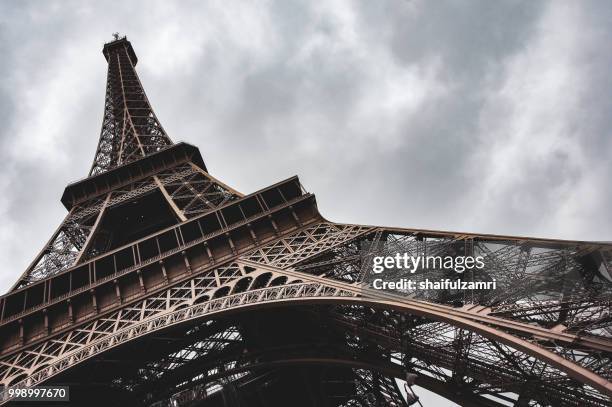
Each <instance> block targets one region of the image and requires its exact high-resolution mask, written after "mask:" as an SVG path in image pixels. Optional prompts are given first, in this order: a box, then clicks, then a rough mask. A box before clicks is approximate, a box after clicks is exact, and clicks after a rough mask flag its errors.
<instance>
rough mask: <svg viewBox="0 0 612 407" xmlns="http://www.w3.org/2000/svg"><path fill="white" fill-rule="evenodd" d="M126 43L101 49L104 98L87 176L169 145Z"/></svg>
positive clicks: (120, 42)
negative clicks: (104, 65) (105, 69)
mask: <svg viewBox="0 0 612 407" xmlns="http://www.w3.org/2000/svg"><path fill="white" fill-rule="evenodd" d="M130 50H131V45H129V43H128V42H127V40H120V41H116V42H115V43H112V45H111V46H109V47H108V49H105V55H106V57H107V59H108V76H107V84H106V99H105V104H104V118H103V121H102V131H101V134H100V142H99V144H98V148H97V150H96V155H95V158H94V162H93V165H92V167H91V170H90V173H89V175H96V174H100V173H102V172H105V171H108V170H110V169H112V168H114V167H116V166H119V165H121V164H125V163H128V162H130V161H134V160H137V159H139V158H142V157H145V156H146V155H148V154H151V153H154V152H157V151H160V150H161V149H163V148H165V147H167V146H170V145H172V141H171V140H170V138H169V137H168V135H167V134H166V132H165V131H164V129H163V127H162V125H161V124H160V123H159V120H157V117H156V116H155V113H154V112H153V109H152V108H151V105H150V104H149V100H148V99H147V95H146V94H145V91H144V89H143V87H142V84H141V83H140V79H139V78H138V75H137V74H136V70H135V69H134V66H135V65H136V60H135V55H134V56H132V55H130Z"/></svg>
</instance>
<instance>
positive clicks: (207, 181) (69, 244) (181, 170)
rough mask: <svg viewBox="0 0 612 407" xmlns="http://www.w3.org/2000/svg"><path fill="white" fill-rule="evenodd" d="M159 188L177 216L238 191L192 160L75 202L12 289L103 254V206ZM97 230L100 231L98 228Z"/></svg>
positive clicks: (220, 201) (201, 210) (193, 212)
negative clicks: (101, 223)
mask: <svg viewBox="0 0 612 407" xmlns="http://www.w3.org/2000/svg"><path fill="white" fill-rule="evenodd" d="M156 190H160V191H161V192H162V194H163V195H164V197H165V198H166V200H167V201H168V203H169V204H170V206H171V207H172V208H173V209H174V210H175V213H176V217H177V218H178V219H180V220H186V219H188V218H192V217H194V216H197V215H200V214H202V213H205V212H208V211H210V210H212V209H215V208H217V207H220V206H223V205H225V204H226V203H228V202H231V201H233V200H235V199H237V198H239V197H241V196H242V194H241V193H240V192H237V191H235V190H233V189H232V188H230V187H228V186H227V185H225V184H223V183H222V182H220V181H219V180H217V179H215V178H214V177H212V176H211V175H210V174H208V173H207V172H206V171H203V170H202V169H200V168H199V167H198V166H196V165H195V164H193V163H185V164H181V165H178V166H175V167H172V168H168V169H165V170H163V171H161V172H159V173H158V174H156V175H155V176H151V177H147V178H144V179H142V180H138V181H136V182H133V183H130V184H127V185H125V186H123V187H120V188H117V189H114V190H113V191H112V192H110V193H107V194H105V195H102V196H98V197H96V198H92V199H89V200H87V201H85V202H82V203H80V204H78V205H76V206H74V207H73V208H72V209H71V211H70V212H69V213H68V215H67V216H66V218H65V219H64V221H63V222H62V223H61V225H60V226H59V228H58V229H57V230H56V231H55V233H54V234H53V235H52V237H51V239H50V240H49V241H48V242H47V244H46V245H45V247H44V248H43V250H42V251H41V252H40V253H39V254H38V256H37V257H36V258H35V259H34V261H33V262H32V264H31V265H30V266H29V267H28V268H27V269H26V271H25V273H24V274H23V275H22V277H21V278H20V279H19V281H18V282H17V283H16V284H15V286H14V287H13V289H15V288H20V287H24V286H26V285H28V284H31V283H32V282H35V281H39V280H42V279H44V278H46V277H49V276H52V275H55V274H57V273H60V272H61V271H63V270H66V269H68V268H70V267H72V266H74V265H75V264H77V263H78V262H79V261H82V260H86V259H90V258H93V257H96V256H100V255H102V254H104V253H105V252H106V251H107V250H108V244H109V242H108V236H106V235H105V234H104V233H100V231H99V228H98V227H97V226H98V225H99V224H100V221H101V220H102V218H103V215H104V213H105V211H108V210H109V209H111V208H114V207H117V206H119V205H121V204H125V203H127V202H130V201H132V200H135V199H138V198H140V197H142V196H144V195H146V194H149V193H151V192H153V191H156ZM97 231H98V233H96V232H97Z"/></svg>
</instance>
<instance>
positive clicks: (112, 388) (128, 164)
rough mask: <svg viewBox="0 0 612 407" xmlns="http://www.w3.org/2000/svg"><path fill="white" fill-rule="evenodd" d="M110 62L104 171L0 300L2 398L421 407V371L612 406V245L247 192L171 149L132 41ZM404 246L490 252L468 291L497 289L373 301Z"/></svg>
mask: <svg viewBox="0 0 612 407" xmlns="http://www.w3.org/2000/svg"><path fill="white" fill-rule="evenodd" d="M103 53H104V56H105V57H106V59H107V61H108V69H109V70H108V83H107V93H106V102H105V109H104V119H103V126H102V132H101V136H100V143H99V145H98V149H97V151H96V155H95V159H94V163H93V165H92V169H91V171H90V174H89V177H88V178H86V179H84V180H82V181H79V182H76V183H73V184H70V185H68V187H67V188H66V190H65V191H64V195H63V196H62V202H63V203H64V205H65V206H66V208H67V209H68V215H67V216H66V218H65V219H64V221H63V222H62V224H61V225H60V227H59V228H58V229H57V231H56V232H55V233H54V234H53V236H52V237H51V239H50V240H49V242H48V244H47V245H45V247H44V248H43V250H42V251H41V252H40V253H39V255H38V256H37V257H36V258H35V259H34V261H33V262H32V264H31V265H30V267H28V268H27V270H26V271H25V273H24V274H23V275H22V276H21V277H20V279H19V280H18V282H17V283H16V285H15V286H14V287H13V288H12V289H11V290H10V291H9V292H8V293H7V294H5V295H4V296H2V297H0V308H1V314H0V383H1V384H2V385H3V386H17V385H19V386H34V385H39V384H57V383H63V384H69V385H71V397H72V400H73V404H74V405H84V404H86V403H87V405H109V404H112V405H129V406H150V407H166V406H172V407H176V406H228V405H232V406H235V405H236V406H274V405H278V406H286V405H293V406H310V405H317V406H346V407H348V406H363V407H366V406H383V405H384V406H406V405H409V404H410V403H411V401H409V400H407V399H406V397H405V396H404V394H403V392H402V389H401V385H400V384H399V383H400V382H399V381H398V380H396V379H398V378H399V379H401V378H404V377H405V375H406V373H407V372H409V373H416V375H417V379H416V384H417V385H419V386H421V387H424V388H428V389H430V390H432V391H434V392H436V393H439V394H441V395H443V396H444V397H446V398H448V399H450V400H453V401H454V402H456V403H460V404H461V405H463V406H502V405H516V406H536V405H537V406H581V407H582V406H608V405H610V396H611V394H612V382H611V380H612V368H611V367H612V363H611V355H612V312H611V303H612V283H611V279H610V270H611V269H612V245H611V244H609V243H596V242H575V241H557V240H548V239H532V238H520V237H508V236H494V235H478V234H467V233H454V232H438V231H427V230H414V229H399V228H388V227H376V226H363V225H348V224H339V223H333V222H329V221H327V220H326V219H324V218H323V217H322V216H321V215H320V213H319V211H318V209H317V205H316V201H315V197H314V196H313V195H312V194H310V193H308V192H306V191H305V190H304V189H303V188H302V186H301V184H300V182H299V180H298V178H297V177H292V178H289V179H286V180H284V181H281V182H278V183H277V184H274V185H272V186H270V187H268V188H265V189H262V190H260V191H257V192H254V193H251V194H248V195H243V194H241V193H239V192H238V191H235V190H234V189H232V188H230V187H229V186H227V185H225V184H224V183H222V182H220V181H219V180H217V179H216V178H214V177H213V176H211V175H210V174H209V173H208V171H207V169H206V166H205V165H204V161H203V160H202V157H201V155H200V153H199V151H198V149H197V148H195V147H193V146H191V145H189V144H185V143H178V144H173V143H172V141H171V140H170V138H169V137H168V136H167V135H166V133H165V131H164V130H163V128H162V127H161V125H160V124H159V121H158V120H157V118H156V117H155V115H154V113H153V111H152V109H151V107H150V105H149V102H148V100H147V98H146V95H145V92H144V90H143V88H142V86H141V83H140V80H139V79H138V76H137V74H136V71H135V70H134V66H135V65H136V62H137V58H136V54H135V53H134V50H133V49H132V46H131V44H130V43H129V42H128V41H127V39H125V38H121V39H116V40H115V41H113V42H111V43H108V44H106V45H105V46H104V51H103ZM398 252H399V253H409V254H411V255H418V254H424V253H427V254H430V255H444V256H461V255H479V256H483V258H484V259H485V265H486V267H485V268H484V269H482V270H479V271H478V273H477V274H478V275H474V274H473V273H465V274H464V275H463V277H462V278H463V279H464V280H474V279H478V280H480V281H489V280H492V279H495V280H496V281H497V284H498V289H497V290H489V291H486V290H484V291H463V290H446V291H442V290H440V291H414V292H410V291H404V292H403V293H401V295H399V294H397V293H395V294H394V293H388V292H382V291H377V290H371V289H368V275H369V273H368V270H369V269H370V268H371V264H372V258H373V256H379V255H389V254H394V253H398ZM445 276H446V275H445V274H444V272H442V271H440V270H424V272H423V273H420V274H419V277H420V278H431V279H440V278H444V277H445ZM92 395H95V397H93V398H92ZM2 400H3V401H2V402H4V403H6V402H7V401H9V400H8V398H7V396H6V395H5V394H3V398H2Z"/></svg>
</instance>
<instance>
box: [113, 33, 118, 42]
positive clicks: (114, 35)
mask: <svg viewBox="0 0 612 407" xmlns="http://www.w3.org/2000/svg"><path fill="white" fill-rule="evenodd" d="M113 38H114V39H115V41H117V40H118V39H119V33H118V32H115V33H113Z"/></svg>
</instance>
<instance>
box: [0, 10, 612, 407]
mask: <svg viewBox="0 0 612 407" xmlns="http://www.w3.org/2000/svg"><path fill="white" fill-rule="evenodd" d="M202 3H203V2H201V1H194V2H187V1H182V2H180V5H179V3H178V2H175V3H171V2H169V1H159V2H152V1H147V2H134V1H130V2H125V1H119V2H100V1H97V2H84V1H75V2H52V1H45V2H42V1H38V2H15V1H8V0H0V121H1V125H0V190H1V191H2V193H1V194H0V215H1V217H2V222H1V223H0V260H1V262H2V266H3V269H2V271H1V272H0V291H4V290H6V289H8V288H9V287H10V285H12V284H13V283H14V282H15V281H16V279H17V277H18V276H19V275H20V274H21V273H22V272H23V270H24V269H25V267H26V266H27V264H28V263H29V262H30V261H31V260H32V259H33V257H34V256H35V254H36V253H37V252H38V251H39V250H40V248H41V247H42V246H43V244H44V242H45V241H46V240H47V239H48V238H49V236H50V235H51V233H52V232H53V230H54V229H55V228H56V227H57V226H58V224H59V223H60V222H61V220H62V219H63V217H64V215H65V209H64V208H63V206H62V205H61V204H60V202H59V198H60V196H61V194H62V191H63V188H64V187H65V186H66V184H67V183H68V182H70V181H72V180H75V179H78V178H81V177H83V176H85V175H86V174H87V172H88V170H89V168H90V165H91V160H92V159H93V155H94V151H95V148H96V145H97V141H98V136H99V131H100V126H101V119H102V108H103V102H104V87H105V80H106V62H105V60H104V58H103V56H102V54H101V50H102V45H103V43H104V42H106V41H109V40H110V39H111V33H113V32H115V31H119V32H120V33H122V34H127V36H128V39H129V40H130V41H131V42H132V44H133V46H134V48H135V50H136V53H137V55H138V57H139V64H138V66H137V71H138V73H139V75H140V78H141V80H142V82H143V84H144V86H145V89H146V91H147V94H148V96H149V99H150V101H151V103H152V104H153V108H154V110H155V111H156V113H157V116H158V118H159V119H160V120H161V122H162V124H163V126H164V127H165V129H166V131H167V132H168V133H169V135H170V136H171V137H172V138H173V140H175V141H187V142H189V143H192V144H195V145H197V146H199V147H200V150H201V152H202V155H203V156H204V159H205V161H206V164H207V166H208V168H209V170H210V171H211V173H212V174H213V175H215V176H217V177H218V178H220V179H222V180H223V181H225V182H226V183H228V184H230V185H232V186H234V187H235V188H236V189H238V190H240V191H242V192H244V193H250V192H253V191H256V190H257V189H260V188H262V187H265V186H267V185H269V184H271V183H274V182H276V181H279V180H281V179H284V178H287V177H289V176H292V175H294V174H298V175H299V176H300V179H301V180H302V182H303V184H304V185H305V187H306V188H307V189H308V190H309V191H311V192H314V193H316V195H317V200H318V204H319V208H320V210H321V211H322V213H323V214H324V216H326V217H327V218H328V219H330V220H334V221H338V222H350V223H365V224H380V225H393V226H405V227H419V228H428V229H442V230H458V231H468V232H487V233H497V234H519V235H532V236H542V237H556V238H566V239H583V240H612V233H611V232H610V230H611V229H612V228H611V227H612V211H610V208H611V204H612V182H610V179H609V175H610V174H611V173H612V160H611V159H610V158H611V157H612V137H611V136H612V135H611V134H610V133H611V129H612V92H611V91H612V79H611V76H610V69H611V68H610V67H611V66H612V48H611V39H612V2H607V1H592V2H588V1H580V2H578V1H571V2H570V1H568V2H563V1H554V2H548V1H532V0H529V1H524V2H520V1H506V2H491V1H481V2H479V1H466V2H462V1H452V2H442V1H428V2H425V1H399V0H398V1H362V2H357V1H353V2H334V1H321V2H313V1H303V2H293V1H292V2H290V1H286V0H282V1H278V2H268V1H261V2H229V1H219V2H206V3H205V4H202ZM421 394H422V393H421ZM429 397H430V398H427V397H426V398H425V399H427V400H436V398H435V397H433V396H429Z"/></svg>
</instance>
